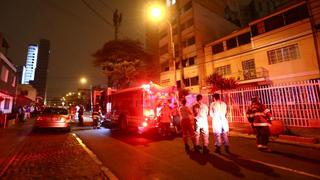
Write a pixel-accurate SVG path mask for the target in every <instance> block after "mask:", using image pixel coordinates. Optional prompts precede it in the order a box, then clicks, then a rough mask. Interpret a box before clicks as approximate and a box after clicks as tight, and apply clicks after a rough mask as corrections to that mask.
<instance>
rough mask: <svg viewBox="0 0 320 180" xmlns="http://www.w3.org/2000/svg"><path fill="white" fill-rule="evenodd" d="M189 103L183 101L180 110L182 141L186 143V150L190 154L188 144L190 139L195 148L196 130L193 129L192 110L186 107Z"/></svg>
mask: <svg viewBox="0 0 320 180" xmlns="http://www.w3.org/2000/svg"><path fill="white" fill-rule="evenodd" d="M186 103H187V101H186V100H185V99H183V100H182V106H181V107H180V109H179V115H180V119H181V121H180V124H181V129H182V139H183V142H184V148H185V150H186V151H187V152H188V151H190V146H189V144H188V137H190V138H191V140H192V143H193V146H194V147H195V137H194V129H193V119H194V117H193V115H192V112H191V110H190V109H189V108H188V107H187V106H186Z"/></svg>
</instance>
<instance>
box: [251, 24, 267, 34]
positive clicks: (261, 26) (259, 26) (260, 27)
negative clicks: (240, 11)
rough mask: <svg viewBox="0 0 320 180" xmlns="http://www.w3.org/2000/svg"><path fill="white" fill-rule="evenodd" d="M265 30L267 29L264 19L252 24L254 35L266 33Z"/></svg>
mask: <svg viewBox="0 0 320 180" xmlns="http://www.w3.org/2000/svg"><path fill="white" fill-rule="evenodd" d="M265 32H266V30H265V27H264V22H263V21H262V22H259V23H257V24H255V25H252V26H251V33H252V36H257V35H259V34H262V33H265Z"/></svg>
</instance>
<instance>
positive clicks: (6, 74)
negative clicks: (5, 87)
mask: <svg viewBox="0 0 320 180" xmlns="http://www.w3.org/2000/svg"><path fill="white" fill-rule="evenodd" d="M8 77H9V69H7V68H6V67H5V66H2V68H1V80H2V81H4V82H8Z"/></svg>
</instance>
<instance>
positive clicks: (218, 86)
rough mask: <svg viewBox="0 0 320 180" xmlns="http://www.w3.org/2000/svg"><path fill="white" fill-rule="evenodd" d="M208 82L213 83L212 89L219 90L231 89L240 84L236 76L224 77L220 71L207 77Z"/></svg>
mask: <svg viewBox="0 0 320 180" xmlns="http://www.w3.org/2000/svg"><path fill="white" fill-rule="evenodd" d="M206 81H207V83H208V84H209V85H211V87H212V91H213V92H214V91H217V90H221V92H222V91H224V90H230V89H235V88H237V86H238V83H237V81H236V80H235V79H234V78H224V77H223V76H222V75H220V74H218V73H212V74H211V75H209V76H208V77H207V79H206Z"/></svg>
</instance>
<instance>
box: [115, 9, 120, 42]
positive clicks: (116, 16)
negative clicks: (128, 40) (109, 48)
mask: <svg viewBox="0 0 320 180" xmlns="http://www.w3.org/2000/svg"><path fill="white" fill-rule="evenodd" d="M121 22H122V14H121V13H118V9H116V10H115V11H114V13H113V26H114V39H115V40H118V33H119V27H120V24H121Z"/></svg>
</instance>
